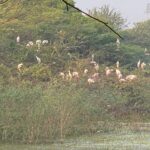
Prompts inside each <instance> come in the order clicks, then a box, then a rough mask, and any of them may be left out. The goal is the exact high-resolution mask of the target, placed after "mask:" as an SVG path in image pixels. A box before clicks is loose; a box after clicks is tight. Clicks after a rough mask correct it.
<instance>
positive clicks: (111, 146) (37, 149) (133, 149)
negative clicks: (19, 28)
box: [0, 132, 150, 150]
mask: <svg viewBox="0 0 150 150" xmlns="http://www.w3.org/2000/svg"><path fill="white" fill-rule="evenodd" d="M0 150H150V132H125V133H109V134H108V133H107V134H104V133H103V134H102V133H98V134H96V135H94V136H89V137H87V136H85V137H78V138H74V139H68V140H65V141H64V143H63V144H59V143H54V144H52V145H0Z"/></svg>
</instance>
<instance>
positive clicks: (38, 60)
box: [35, 56, 41, 64]
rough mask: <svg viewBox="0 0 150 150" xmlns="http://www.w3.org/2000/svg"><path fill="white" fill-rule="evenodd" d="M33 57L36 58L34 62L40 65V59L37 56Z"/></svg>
mask: <svg viewBox="0 0 150 150" xmlns="http://www.w3.org/2000/svg"><path fill="white" fill-rule="evenodd" d="M35 57H36V60H37V62H38V64H40V63H41V58H39V57H38V56H35Z"/></svg>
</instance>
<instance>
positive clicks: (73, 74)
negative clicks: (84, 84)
mask: <svg viewBox="0 0 150 150" xmlns="http://www.w3.org/2000/svg"><path fill="white" fill-rule="evenodd" d="M72 77H74V78H76V79H78V78H79V73H78V72H76V71H74V72H72Z"/></svg>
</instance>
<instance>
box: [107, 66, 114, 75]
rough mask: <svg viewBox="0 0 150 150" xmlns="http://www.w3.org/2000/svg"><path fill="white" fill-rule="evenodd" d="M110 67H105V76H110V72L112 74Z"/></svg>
mask: <svg viewBox="0 0 150 150" xmlns="http://www.w3.org/2000/svg"><path fill="white" fill-rule="evenodd" d="M112 71H113V70H112V69H109V67H106V68H105V74H106V76H107V77H108V76H110V75H111V74H112Z"/></svg>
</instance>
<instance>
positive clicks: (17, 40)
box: [16, 35, 20, 43]
mask: <svg viewBox="0 0 150 150" xmlns="http://www.w3.org/2000/svg"><path fill="white" fill-rule="evenodd" d="M16 42H17V43H20V36H19V35H18V36H17V38H16Z"/></svg>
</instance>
